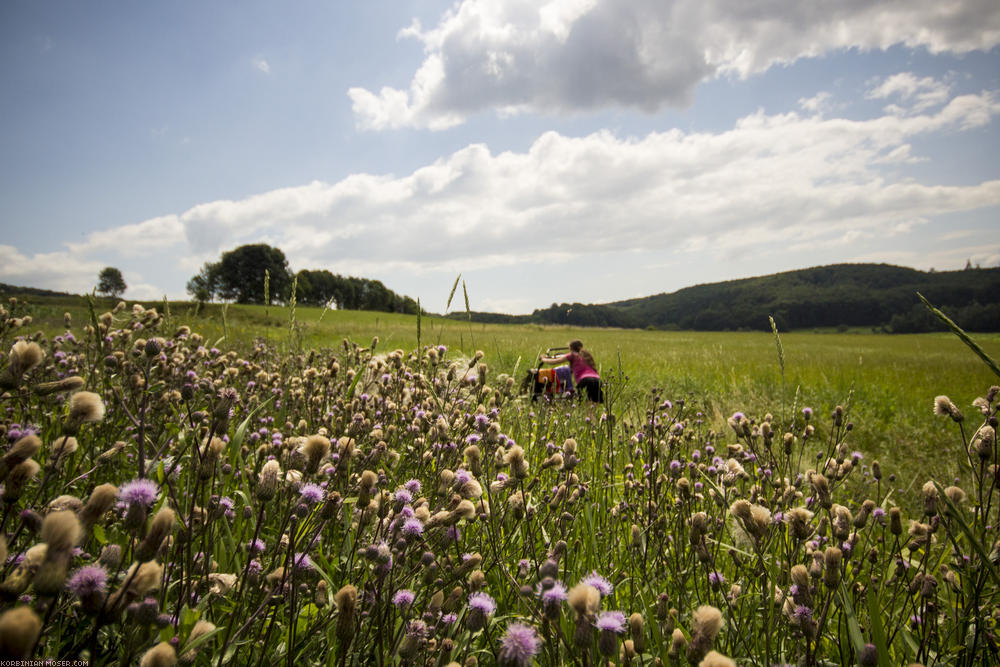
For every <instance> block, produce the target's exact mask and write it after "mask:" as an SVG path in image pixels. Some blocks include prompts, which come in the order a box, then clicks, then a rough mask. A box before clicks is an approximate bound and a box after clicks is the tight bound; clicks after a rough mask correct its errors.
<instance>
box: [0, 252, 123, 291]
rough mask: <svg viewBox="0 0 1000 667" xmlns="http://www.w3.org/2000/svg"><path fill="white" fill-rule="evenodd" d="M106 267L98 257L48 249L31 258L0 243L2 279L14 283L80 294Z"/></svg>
mask: <svg viewBox="0 0 1000 667" xmlns="http://www.w3.org/2000/svg"><path fill="white" fill-rule="evenodd" d="M104 266H106V265H105V264H103V263H101V262H100V261H98V260H94V259H90V258H81V257H78V256H76V255H74V254H73V253H67V252H47V253H37V254H35V255H32V256H30V257H29V256H27V255H24V254H22V253H21V252H20V251H19V250H18V249H17V248H14V247H13V246H9V245H0V282H5V283H9V284H12V285H23V286H28V287H42V288H45V289H53V290H59V291H65V292H71V293H75V294H80V293H83V292H88V291H90V289H91V288H93V287H94V286H95V285H96V284H97V274H98V273H99V272H100V270H101V269H102V268H104Z"/></svg>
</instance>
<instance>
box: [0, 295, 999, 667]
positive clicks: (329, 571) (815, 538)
mask: <svg viewBox="0 0 1000 667" xmlns="http://www.w3.org/2000/svg"><path fill="white" fill-rule="evenodd" d="M109 305H110V304H106V303H97V304H96V305H95V309H94V312H93V313H92V312H91V311H90V309H89V308H88V306H87V304H86V302H85V301H82V300H43V299H39V300H37V301H35V302H31V303H28V304H23V303H17V304H8V308H7V309H6V311H5V312H0V341H2V342H3V346H4V347H5V348H7V349H9V350H10V352H9V354H8V356H7V358H6V359H5V361H6V363H5V364H2V365H0V405H2V406H3V413H2V418H0V434H2V435H3V436H4V437H5V440H6V444H7V448H6V449H5V450H3V451H2V452H0V482H2V483H3V486H2V487H0V497H2V500H3V503H2V509H0V658H4V659H6V658H17V659H29V658H35V659H40V660H41V659H62V660H71V659H76V660H87V661H88V662H89V664H93V665H95V666H96V665H112V664H136V663H138V664H140V665H142V666H145V667H150V666H152V665H172V664H175V662H176V661H177V659H178V657H181V658H182V661H183V662H184V663H185V664H195V665H199V666H200V667H208V666H209V665H216V667H221V666H222V665H226V664H229V665H242V664H257V665H262V664H275V665H277V664H284V665H287V666H288V667H292V665H326V666H328V667H333V666H334V665H337V666H343V665H380V666H381V665H407V664H426V665H441V666H442V667H443V666H446V665H447V666H448V667H452V666H453V665H462V664H464V665H468V666H470V667H475V666H476V665H480V664H482V665H493V664H498V665H517V666H518V667H528V665H531V664H536V663H540V664H543V665H553V666H554V665H562V664H569V663H573V664H577V665H581V666H583V665H594V664H608V663H614V664H620V665H629V666H631V665H655V664H664V665H671V666H672V667H680V665H698V666H699V667H708V666H709V665H711V666H713V667H722V666H725V667H732V666H733V665H735V664H739V665H751V664H752V665H760V666H761V667H765V666H770V665H775V664H801V665H809V666H815V667H818V666H819V665H824V666H825V665H830V664H861V665H866V666H867V665H879V666H880V667H885V666H888V665H895V664H909V663H912V662H917V663H921V664H928V665H930V664H942V665H970V666H971V665H985V664H996V663H997V661H998V660H1000V634H998V632H997V626H996V623H995V619H996V618H1000V571H998V569H997V567H996V565H995V563H996V561H997V559H996V557H995V554H996V552H997V551H998V550H1000V543H998V542H997V537H996V533H997V531H996V528H995V526H997V525H998V523H1000V508H998V507H997V505H996V504H994V499H995V497H996V496H997V490H998V481H1000V474H998V473H997V466H996V461H997V460H998V459H1000V449H998V447H997V442H996V437H995V431H994V429H993V428H992V426H990V424H996V417H997V410H998V401H997V398H998V396H997V393H996V392H990V393H989V397H988V398H986V399H981V400H979V401H978V407H975V408H974V407H972V406H971V403H972V401H973V400H974V398H975V397H977V396H982V395H985V394H987V390H988V388H989V386H990V385H991V384H995V383H997V378H996V377H995V376H991V374H990V373H991V371H989V370H988V368H987V367H986V366H985V365H984V364H983V363H982V362H981V361H980V360H979V359H977V358H976V357H975V355H974V354H973V353H972V352H971V351H970V350H969V349H967V348H966V347H965V346H964V345H963V344H962V343H961V341H959V340H958V339H956V338H955V337H953V336H950V335H948V336H945V335H934V336H916V337H912V336H899V337H897V336H876V335H864V334H816V333H811V334H804V333H803V334H791V333H790V334H781V335H780V338H779V337H776V336H774V335H767V334H755V333H717V334H700V333H689V332H670V333H668V332H655V331H615V330H597V329H584V330H574V329H567V328H555V327H523V326H519V327H513V326H483V325H481V324H469V323H468V322H461V321H454V320H442V319H436V318H426V317H425V318H421V319H420V320H419V324H418V320H417V318H416V317H414V316H409V317H407V316H400V315H389V314H383V313H353V312H331V311H327V312H323V311H320V310H317V309H308V308H298V309H296V310H295V311H294V312H293V311H292V310H291V309H289V308H283V307H282V308H279V307H271V308H266V309H265V308H263V307H237V306H230V307H220V306H212V307H210V308H207V309H205V310H203V311H201V312H195V309H194V308H193V307H192V306H189V305H187V304H146V306H154V305H155V306H156V308H157V310H158V311H159V312H154V311H151V310H144V309H143V307H141V306H136V307H134V308H128V307H122V308H118V309H115V310H114V311H107V312H106V309H107V307H108V306H109ZM67 313H68V315H69V317H68V318H67V317H66V314H67ZM28 316H30V317H31V319H30V321H29V320H27V317H28ZM67 320H68V321H67ZM418 326H419V331H418ZM95 331H96V332H97V333H96V335H95ZM576 337H579V338H582V339H583V340H584V341H585V343H586V345H587V347H588V348H590V349H591V350H592V352H593V353H594V355H595V356H596V358H597V359H598V361H599V363H600V370H601V373H602V377H603V379H604V380H605V381H606V391H607V395H608V397H609V400H608V402H606V403H605V404H604V405H603V406H594V405H578V404H575V403H571V402H563V401H553V402H551V403H549V402H546V401H541V402H531V401H528V400H527V399H526V398H525V397H521V396H518V395H517V394H516V391H514V390H513V388H514V387H516V385H517V384H518V382H517V380H518V379H520V376H521V375H522V374H523V373H524V372H525V370H526V369H527V368H528V367H529V366H530V365H533V364H534V362H535V359H536V358H537V355H538V353H539V352H540V351H543V350H544V349H546V348H548V347H550V346H560V345H564V344H565V343H566V342H568V340H569V339H571V338H576ZM376 339H377V342H376ZM15 341H16V342H15ZM979 341H980V343H981V344H982V346H983V347H984V348H985V349H986V350H987V352H989V353H990V354H992V355H995V356H1000V355H998V352H1000V350H998V340H997V338H996V337H995V336H985V337H979ZM440 346H444V347H445V348H447V350H446V351H443V348H441V347H440ZM373 347H374V349H373ZM394 350H401V351H402V352H399V353H397V352H395V351H394ZM411 350H413V352H410V351H411ZM479 350H481V351H482V352H481V354H480V352H478V351H479ZM940 394H948V395H950V396H951V397H952V399H954V401H955V402H956V403H957V404H958V405H959V406H960V407H961V409H962V410H963V411H964V412H965V414H966V415H967V418H966V419H965V421H962V420H961V418H960V417H959V415H958V414H957V412H956V408H954V407H953V406H952V405H951V403H950V402H949V401H947V400H945V399H940V400H937V401H936V399H935V397H936V396H938V395H940ZM935 402H937V404H938V408H939V409H938V412H947V413H948V414H949V415H950V416H951V417H952V418H949V417H948V416H940V415H935V414H933V412H932V406H933V405H934V404H935ZM806 408H808V410H806ZM980 410H982V413H980ZM960 429H961V430H960ZM977 429H978V430H977ZM973 432H975V433H976V435H975V436H973V435H972V434H973ZM876 459H878V460H879V461H880V463H881V466H875V465H874V461H875V460H876ZM955 478H958V481H957V482H955ZM931 480H933V481H931ZM953 483H954V484H955V485H953ZM8 556H9V558H8ZM710 651H717V652H718V653H721V654H724V656H731V657H732V658H733V659H734V660H735V661H736V662H733V661H731V660H730V659H729V658H726V657H723V655H713V654H712V653H710Z"/></svg>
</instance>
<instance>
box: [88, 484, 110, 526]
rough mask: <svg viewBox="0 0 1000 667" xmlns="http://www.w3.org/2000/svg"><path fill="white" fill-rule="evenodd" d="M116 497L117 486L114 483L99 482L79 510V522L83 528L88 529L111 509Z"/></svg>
mask: <svg viewBox="0 0 1000 667" xmlns="http://www.w3.org/2000/svg"><path fill="white" fill-rule="evenodd" d="M117 498H118V487H117V486H115V485H114V484H101V485H100V486H98V487H96V488H95V489H94V490H93V491H91V492H90V498H88V499H87V504H86V505H84V506H83V509H81V510H80V514H79V518H80V523H81V524H82V525H83V528H84V530H88V531H89V530H90V529H91V528H92V527H93V526H94V524H96V523H97V522H98V521H99V520H100V518H101V517H102V516H104V513H105V512H107V511H108V510H109V509H111V506H112V505H113V504H114V502H115V500H116V499H117Z"/></svg>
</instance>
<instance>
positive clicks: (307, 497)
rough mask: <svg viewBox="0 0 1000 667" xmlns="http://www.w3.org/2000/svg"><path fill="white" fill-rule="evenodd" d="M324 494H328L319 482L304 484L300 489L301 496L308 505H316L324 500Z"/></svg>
mask: <svg viewBox="0 0 1000 667" xmlns="http://www.w3.org/2000/svg"><path fill="white" fill-rule="evenodd" d="M324 496H326V491H324V490H323V487H321V486H320V485H318V484H312V483H309V484H303V485H302V487H301V488H300V489H299V498H301V499H302V501H303V502H305V503H306V504H308V505H315V504H316V503H318V502H320V501H322V500H323V497H324Z"/></svg>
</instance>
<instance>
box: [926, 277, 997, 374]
mask: <svg viewBox="0 0 1000 667" xmlns="http://www.w3.org/2000/svg"><path fill="white" fill-rule="evenodd" d="M917 296H919V297H920V300H921V301H923V302H924V305H925V306H927V309H928V310H929V311H931V314H933V315H934V317H936V318H938V319H939V320H941V321H942V322H944V324H945V326H946V327H948V328H949V329H951V331H952V333H954V334H955V335H956V336H958V337H959V339H961V341H962V342H963V343H965V344H966V345H968V346H969V347H970V348H971V349H972V351H973V352H975V353H976V354H977V355H978V356H979V358H980V359H982V360H983V361H984V362H986V365H987V366H989V367H990V369H992V371H993V372H994V373H996V374H997V376H998V377H1000V366H997V362H995V361H993V359H992V358H991V357H990V355H988V354H986V351H985V350H983V348H981V347H979V345H978V344H977V343H976V341H974V340H972V339H971V338H969V335H968V334H967V333H965V331H963V330H962V327H960V326H958V325H957V324H955V323H954V322H952V321H951V318H950V317H948V316H947V315H945V314H944V313H942V312H941V311H940V310H938V309H937V308H935V307H934V306H933V305H931V302H930V301H928V300H927V299H925V298H924V295H923V294H921V293H920V292H917Z"/></svg>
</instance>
